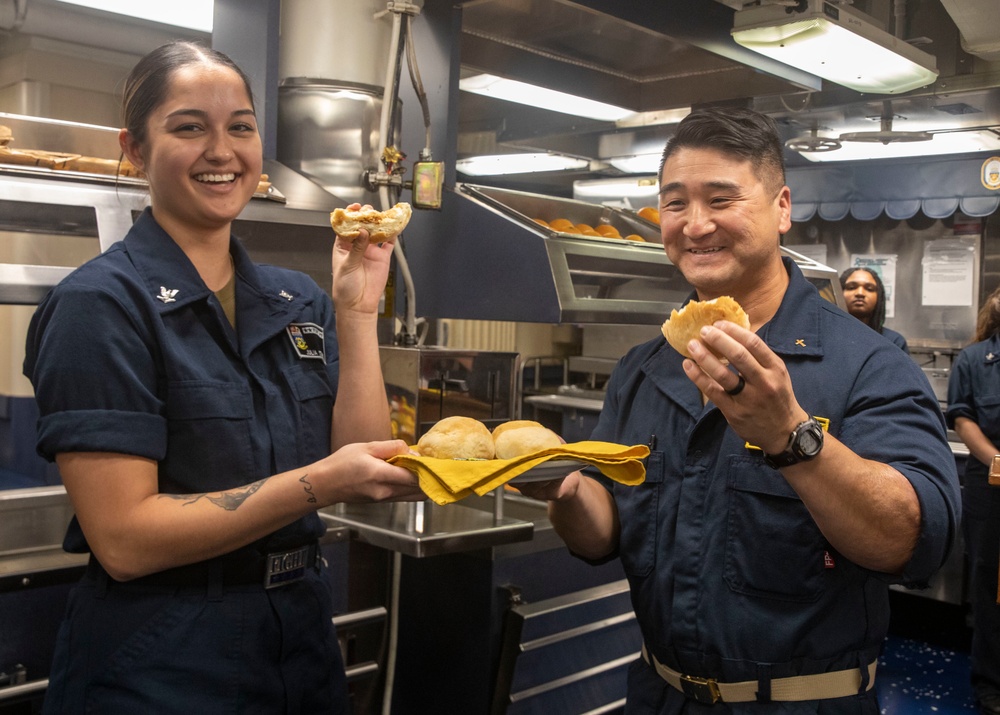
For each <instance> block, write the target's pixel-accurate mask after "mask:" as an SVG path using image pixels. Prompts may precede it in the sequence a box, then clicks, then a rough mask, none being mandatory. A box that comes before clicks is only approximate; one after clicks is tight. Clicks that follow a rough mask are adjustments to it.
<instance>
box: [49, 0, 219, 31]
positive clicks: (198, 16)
mask: <svg viewBox="0 0 1000 715" xmlns="http://www.w3.org/2000/svg"><path fill="white" fill-rule="evenodd" d="M59 1H60V2H63V3H66V4H68V5H79V6H81V7H89V8H92V9H94V10H103V11H104V12H113V13H115V14H117V15H127V16H129V17H135V18H138V19H140V20H152V21H153V22H161V23H163V24H164V25H174V26H175V27H187V28H189V29H191V30H199V31H201V32H211V31H212V19H213V14H214V12H215V3H214V0H173V2H169V3H166V2H162V3H161V2H135V0H59Z"/></svg>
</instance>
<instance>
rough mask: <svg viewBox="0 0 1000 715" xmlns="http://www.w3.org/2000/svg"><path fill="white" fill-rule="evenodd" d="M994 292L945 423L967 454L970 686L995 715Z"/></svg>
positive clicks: (999, 694) (998, 430)
mask: <svg viewBox="0 0 1000 715" xmlns="http://www.w3.org/2000/svg"><path fill="white" fill-rule="evenodd" d="M998 396H1000V288H998V289H997V290H995V291H993V293H991V294H990V297H989V298H987V299H986V302H985V303H984V304H983V307H982V308H981V309H980V310H979V316H978V318H977V319H976V335H975V337H974V338H973V343H972V344H971V345H969V346H968V347H966V348H965V349H963V350H962V351H961V352H960V353H959V354H958V356H957V357H956V358H955V361H954V364H953V365H952V367H951V377H950V378H949V379H948V409H947V412H946V414H945V417H946V419H947V421H948V425H949V426H950V427H951V428H952V429H954V430H955V432H957V433H958V436H959V437H960V438H961V440H962V441H963V442H964V443H965V446H967V447H968V448H969V456H968V458H967V459H966V460H965V473H964V475H963V481H962V532H963V534H964V536H965V553H966V556H967V563H968V564H969V601H970V604H971V609H972V650H971V653H970V660H971V664H972V688H973V691H974V692H975V695H976V700H977V702H978V704H979V709H980V710H981V711H982V712H983V713H985V714H988V715H998V714H1000V605H998V604H997V598H998V592H997V570H998V568H1000V486H990V485H989V471H990V464H991V463H992V462H993V457H994V455H997V454H1000V450H998V449H997V447H998V446H1000V399H998Z"/></svg>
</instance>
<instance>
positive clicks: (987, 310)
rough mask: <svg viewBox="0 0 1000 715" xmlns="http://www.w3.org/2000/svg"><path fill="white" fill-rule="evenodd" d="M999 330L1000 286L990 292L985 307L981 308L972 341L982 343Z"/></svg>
mask: <svg viewBox="0 0 1000 715" xmlns="http://www.w3.org/2000/svg"><path fill="white" fill-rule="evenodd" d="M997 332H1000V288H997V289H996V290H994V291H993V292H992V293H990V296H989V298H987V299H986V302H984V303H983V307H982V308H980V309H979V315H977V316H976V335H975V337H974V338H973V339H972V342H974V343H981V342H982V341H983V340H986V339H988V338H992V337H993V336H994V335H996V334H997Z"/></svg>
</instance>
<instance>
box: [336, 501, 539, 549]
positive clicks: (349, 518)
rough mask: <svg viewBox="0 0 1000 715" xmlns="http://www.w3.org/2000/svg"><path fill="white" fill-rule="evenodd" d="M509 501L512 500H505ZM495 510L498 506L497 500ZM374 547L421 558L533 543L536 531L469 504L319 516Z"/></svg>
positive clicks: (371, 508) (363, 508) (376, 507)
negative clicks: (526, 542)
mask: <svg viewBox="0 0 1000 715" xmlns="http://www.w3.org/2000/svg"><path fill="white" fill-rule="evenodd" d="M504 501H506V500H504ZM490 503H491V505H494V504H495V502H493V501H492V500H491V502H490ZM319 514H320V516H322V517H323V519H324V520H325V521H326V522H327V524H330V525H333V526H339V527H346V528H347V529H349V530H350V532H351V536H352V537H353V538H355V539H357V540H358V541H362V542H364V543H366V544H371V545H372V546H378V547H381V548H384V549H388V550H390V551H398V552H400V553H402V554H405V555H407V556H415V557H418V558H421V557H424V556H437V555H440V554H450V553H457V552H460V551H473V550H476V549H484V548H489V547H493V546H499V545H502V544H510V543H514V542H519V541H530V540H531V538H532V533H533V530H534V525H533V524H532V522H530V521H523V520H521V519H515V518H511V517H508V516H502V515H500V514H497V513H495V511H494V509H493V508H491V509H490V510H488V511H486V510H481V509H476V508H472V507H470V506H465V504H464V501H463V503H456V504H448V505H446V506H439V505H438V504H435V503H434V502H431V501H422V502H402V503H394V504H336V505H334V506H332V507H329V508H327V509H322V510H320V512H319Z"/></svg>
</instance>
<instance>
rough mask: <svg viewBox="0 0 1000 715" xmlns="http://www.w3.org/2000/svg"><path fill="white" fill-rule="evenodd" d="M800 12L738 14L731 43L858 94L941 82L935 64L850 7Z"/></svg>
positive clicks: (775, 8) (776, 8)
mask: <svg viewBox="0 0 1000 715" xmlns="http://www.w3.org/2000/svg"><path fill="white" fill-rule="evenodd" d="M799 5H800V6H802V5H804V7H803V9H802V10H797V9H796V8H794V7H788V6H786V5H761V6H759V7H751V8H748V9H746V10H738V11H737V12H736V14H735V15H734V18H735V19H734V24H733V30H732V35H733V39H734V40H735V41H736V42H737V43H739V44H740V45H743V46H744V47H746V48H747V49H750V50H753V51H755V52H759V53H761V54H762V55H767V56H768V57H771V58H773V59H776V60H778V61H779V62H783V63H785V64H787V65H791V66H792V67H796V68H798V69H801V70H804V71H806V72H810V73H812V74H814V75H817V76H819V77H822V78H824V79H827V80H829V81H831V82H835V83H837V84H840V85H843V86H845V87H849V88H850V89H853V90H856V91H858V92H869V93H874V94H897V93H899V92H908V91H909V90H911V89H916V88H917V87H924V86H926V85H928V84H931V83H932V82H934V80H936V79H937V76H938V71H937V59H936V58H935V57H934V56H933V55H930V54H928V53H926V52H923V51H922V50H919V49H917V48H916V47H914V46H913V45H911V44H909V43H907V42H906V41H904V40H902V39H901V38H898V37H895V36H893V35H891V34H889V33H888V32H886V31H884V30H882V29H880V28H879V27H877V26H876V25H874V24H873V23H872V20H871V18H869V17H867V16H865V15H862V14H860V13H858V12H855V11H853V10H851V9H850V8H848V7H847V6H846V5H841V4H835V3H832V2H826V1H825V0H803V2H800V3H799Z"/></svg>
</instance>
